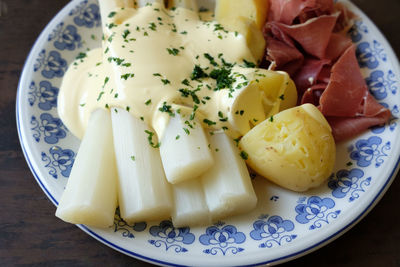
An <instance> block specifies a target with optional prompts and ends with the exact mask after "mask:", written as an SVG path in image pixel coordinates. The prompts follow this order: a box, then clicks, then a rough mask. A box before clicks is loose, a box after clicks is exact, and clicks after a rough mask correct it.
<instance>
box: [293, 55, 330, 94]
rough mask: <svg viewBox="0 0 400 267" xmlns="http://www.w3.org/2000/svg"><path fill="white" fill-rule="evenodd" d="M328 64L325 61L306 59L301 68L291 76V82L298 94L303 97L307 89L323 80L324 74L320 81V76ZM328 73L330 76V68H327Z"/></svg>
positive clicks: (328, 61)
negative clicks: (293, 83)
mask: <svg viewBox="0 0 400 267" xmlns="http://www.w3.org/2000/svg"><path fill="white" fill-rule="evenodd" d="M330 63H331V61H330V60H327V59H322V60H320V59H313V58H307V59H306V60H305V61H304V64H303V67H302V68H301V69H300V70H299V71H298V72H297V73H296V75H294V76H293V81H294V82H295V84H296V86H297V91H298V93H299V94H301V95H303V93H304V92H305V91H306V90H307V89H309V88H310V87H312V86H313V85H315V84H317V83H318V82H319V81H320V80H322V81H323V80H325V72H323V74H324V76H323V77H322V78H321V79H320V74H321V72H322V71H323V69H324V66H326V65H329V64H330ZM328 71H329V74H328V75H329V76H330V68H328ZM329 76H328V78H329ZM325 86H326V84H325Z"/></svg>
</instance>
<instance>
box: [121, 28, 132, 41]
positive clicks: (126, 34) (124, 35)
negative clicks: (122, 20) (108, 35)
mask: <svg viewBox="0 0 400 267" xmlns="http://www.w3.org/2000/svg"><path fill="white" fill-rule="evenodd" d="M130 33H131V32H130V31H129V30H128V29H126V30H125V31H124V33H123V34H122V38H124V39H126V37H128V35H129V34H130Z"/></svg>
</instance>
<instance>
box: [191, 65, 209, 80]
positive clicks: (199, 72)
mask: <svg viewBox="0 0 400 267" xmlns="http://www.w3.org/2000/svg"><path fill="white" fill-rule="evenodd" d="M207 77H208V75H207V73H205V72H204V70H203V69H202V68H201V67H200V66H199V65H195V66H194V69H193V71H192V74H191V75H190V79H192V80H198V79H201V78H207Z"/></svg>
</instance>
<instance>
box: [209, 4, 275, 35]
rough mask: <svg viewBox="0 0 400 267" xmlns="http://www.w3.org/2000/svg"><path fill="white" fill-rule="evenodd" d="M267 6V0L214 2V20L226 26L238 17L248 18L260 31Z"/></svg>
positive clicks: (264, 19) (265, 18)
mask: <svg viewBox="0 0 400 267" xmlns="http://www.w3.org/2000/svg"><path fill="white" fill-rule="evenodd" d="M268 6H269V1H268V0H234V1H232V0H216V1H215V19H216V20H217V21H219V22H221V23H223V24H226V25H228V24H231V23H235V20H236V19H238V18H240V17H244V18H249V19H251V20H253V21H254V23H255V24H256V27H257V28H258V29H259V30H261V29H262V28H263V27H264V24H265V21H266V20H267V14H268Z"/></svg>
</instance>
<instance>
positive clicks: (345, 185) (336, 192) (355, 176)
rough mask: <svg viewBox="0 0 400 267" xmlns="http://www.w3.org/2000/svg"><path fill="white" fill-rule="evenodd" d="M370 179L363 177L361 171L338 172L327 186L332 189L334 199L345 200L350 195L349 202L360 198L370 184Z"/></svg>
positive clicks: (356, 169)
mask: <svg viewBox="0 0 400 267" xmlns="http://www.w3.org/2000/svg"><path fill="white" fill-rule="evenodd" d="M371 179H372V178H371V177H367V178H365V177H364V172H363V171H362V170H361V169H358V168H355V169H352V170H340V171H338V172H337V173H336V176H332V177H331V179H330V181H329V182H328V186H329V188H330V189H332V195H333V196H334V197H336V198H345V197H347V195H350V197H349V202H352V201H354V200H356V199H357V198H359V197H360V193H362V192H365V190H366V189H365V187H367V186H369V185H370V184H371Z"/></svg>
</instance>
